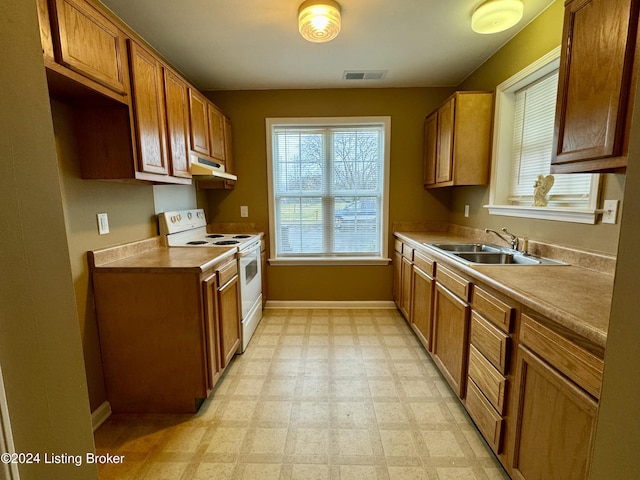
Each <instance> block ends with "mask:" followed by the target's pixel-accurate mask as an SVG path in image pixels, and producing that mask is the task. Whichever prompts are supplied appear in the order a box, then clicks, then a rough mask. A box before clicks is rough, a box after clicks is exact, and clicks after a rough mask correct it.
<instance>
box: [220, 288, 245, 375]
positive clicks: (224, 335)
mask: <svg viewBox="0 0 640 480" xmlns="http://www.w3.org/2000/svg"><path fill="white" fill-rule="evenodd" d="M239 288H240V284H239V282H238V275H235V276H234V277H233V278H232V279H231V280H229V281H228V282H227V283H226V284H224V285H223V286H222V287H220V288H219V289H218V308H219V315H220V322H219V328H220V361H221V363H222V365H221V367H222V368H225V367H226V366H227V365H228V364H229V362H230V361H231V359H232V358H233V356H234V355H235V353H236V351H237V350H238V346H239V345H240V319H241V316H240V293H239Z"/></svg>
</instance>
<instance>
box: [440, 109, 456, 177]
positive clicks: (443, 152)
mask: <svg viewBox="0 0 640 480" xmlns="http://www.w3.org/2000/svg"><path fill="white" fill-rule="evenodd" d="M454 111H455V97H453V98H451V99H449V100H448V101H447V102H446V103H445V104H444V105H443V106H442V107H440V108H439V109H438V135H437V139H438V141H437V145H438V147H437V151H436V183H442V182H449V181H451V175H452V169H453V161H454V158H453V121H454Z"/></svg>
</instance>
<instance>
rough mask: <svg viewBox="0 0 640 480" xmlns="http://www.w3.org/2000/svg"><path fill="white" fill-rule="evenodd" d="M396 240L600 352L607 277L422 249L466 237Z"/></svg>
mask: <svg viewBox="0 0 640 480" xmlns="http://www.w3.org/2000/svg"><path fill="white" fill-rule="evenodd" d="M396 235H397V236H398V237H399V238H400V239H402V240H403V241H406V242H408V243H409V244H411V246H412V247H415V248H421V249H424V250H425V251H428V253H429V254H431V256H432V257H434V258H436V260H437V261H438V260H439V261H441V262H443V263H445V264H449V265H452V266H454V267H456V268H457V269H458V270H460V271H461V272H464V273H465V274H467V275H468V276H469V277H470V278H472V279H475V280H477V281H480V282H482V283H484V284H486V285H488V286H490V287H492V288H494V289H496V290H497V291H499V292H502V293H504V294H505V295H508V296H509V297H511V298H513V299H514V300H515V301H517V302H519V303H521V304H522V305H524V306H526V307H529V308H530V309H531V310H533V311H535V312H538V313H540V314H541V315H544V316H545V317H547V318H549V319H550V320H552V321H554V322H556V323H557V324H559V325H560V326H562V327H565V328H567V329H569V330H570V331H572V332H573V333H575V334H577V335H578V336H580V337H582V338H583V339H585V340H587V341H589V342H591V343H593V344H594V345H596V346H598V347H601V348H604V347H605V344H606V341H607V330H608V327H609V310H610V308H611V296H612V292H613V275H609V274H606V273H601V272H599V271H595V270H590V269H587V268H582V267H577V266H573V265H549V266H531V265H508V266H500V265H466V264H463V263H461V262H456V261H455V260H453V259H451V258H450V257H448V256H446V255H443V254H441V253H439V252H438V251H437V250H435V249H432V248H429V247H426V246H424V245H423V244H424V243H438V242H468V241H469V238H468V237H462V236H459V235H454V234H448V233H440V232H435V233H422V232H396Z"/></svg>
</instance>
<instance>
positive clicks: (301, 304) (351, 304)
mask: <svg viewBox="0 0 640 480" xmlns="http://www.w3.org/2000/svg"><path fill="white" fill-rule="evenodd" d="M264 308H265V309H269V308H291V309H294V308H318V309H331V308H350V309H354V310H355V309H393V310H395V309H396V308H397V307H396V304H395V303H394V302H393V301H391V300H389V301H340V302H331V301H328V302H327V301H314V300H308V301H307V300H267V303H266V305H265V307H264Z"/></svg>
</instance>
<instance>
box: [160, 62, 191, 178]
mask: <svg viewBox="0 0 640 480" xmlns="http://www.w3.org/2000/svg"><path fill="white" fill-rule="evenodd" d="M164 93H165V104H166V113H167V143H168V156H169V160H170V161H169V164H170V166H171V175H173V176H174V177H183V178H191V172H190V169H189V167H190V163H189V106H188V93H187V84H186V83H185V82H184V80H182V78H180V77H179V76H178V75H176V74H175V73H174V72H172V71H171V70H169V69H168V68H165V69H164Z"/></svg>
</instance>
